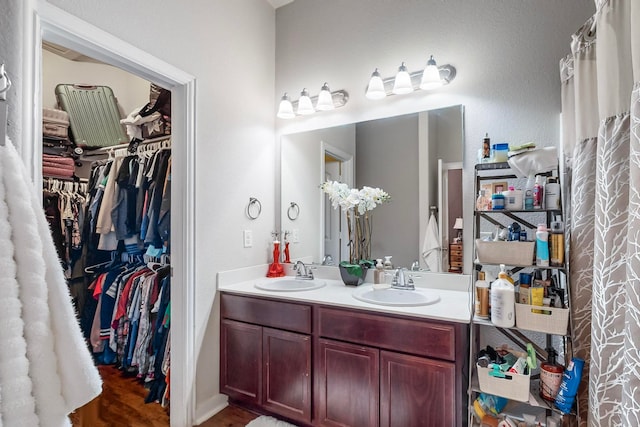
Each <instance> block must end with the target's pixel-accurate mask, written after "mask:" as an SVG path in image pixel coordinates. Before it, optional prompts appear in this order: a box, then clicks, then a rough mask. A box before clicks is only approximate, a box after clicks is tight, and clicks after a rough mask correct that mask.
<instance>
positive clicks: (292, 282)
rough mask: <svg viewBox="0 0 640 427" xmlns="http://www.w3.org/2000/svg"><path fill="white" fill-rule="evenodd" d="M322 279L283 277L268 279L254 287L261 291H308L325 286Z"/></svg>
mask: <svg viewBox="0 0 640 427" xmlns="http://www.w3.org/2000/svg"><path fill="white" fill-rule="evenodd" d="M326 284H327V283H326V282H325V281H324V280H317V279H313V280H300V279H296V278H294V277H283V278H281V279H268V280H265V281H262V282H259V283H256V284H255V287H256V288H258V289H262V290H263V291H275V292H296V291H310V290H312V289H318V288H321V287H323V286H325V285H326Z"/></svg>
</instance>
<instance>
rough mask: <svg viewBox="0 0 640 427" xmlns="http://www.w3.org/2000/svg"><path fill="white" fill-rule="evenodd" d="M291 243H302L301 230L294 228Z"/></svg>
mask: <svg viewBox="0 0 640 427" xmlns="http://www.w3.org/2000/svg"><path fill="white" fill-rule="evenodd" d="M291 241H292V242H293V243H298V242H299V241H300V230H298V229H297V228H294V229H293V231H292V232H291Z"/></svg>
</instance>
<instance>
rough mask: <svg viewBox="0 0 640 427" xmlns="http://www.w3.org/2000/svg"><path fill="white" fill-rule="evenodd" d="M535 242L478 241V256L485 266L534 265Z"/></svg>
mask: <svg viewBox="0 0 640 427" xmlns="http://www.w3.org/2000/svg"><path fill="white" fill-rule="evenodd" d="M534 247H535V242H502V241H500V242H487V241H484V240H481V239H476V255H477V258H478V262H480V263H483V264H505V265H514V266H529V265H533V249H534Z"/></svg>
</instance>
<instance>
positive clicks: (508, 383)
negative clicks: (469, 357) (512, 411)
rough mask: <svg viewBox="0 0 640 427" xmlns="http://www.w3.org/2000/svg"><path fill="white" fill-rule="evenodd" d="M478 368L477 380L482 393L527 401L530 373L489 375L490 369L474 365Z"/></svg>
mask: <svg viewBox="0 0 640 427" xmlns="http://www.w3.org/2000/svg"><path fill="white" fill-rule="evenodd" d="M476 368H477V369H478V382H479V383H480V390H481V391H482V392H483V393H489V394H493V395H495V396H500V397H505V398H507V399H512V400H517V401H519V402H528V401H529V385H530V380H531V378H530V375H528V374H527V375H523V374H513V373H511V372H505V373H504V378H500V377H494V376H491V375H489V372H490V371H491V369H489V368H483V367H482V366H479V365H476Z"/></svg>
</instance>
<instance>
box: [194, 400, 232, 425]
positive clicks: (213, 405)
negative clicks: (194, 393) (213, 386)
mask: <svg viewBox="0 0 640 427" xmlns="http://www.w3.org/2000/svg"><path fill="white" fill-rule="evenodd" d="M228 400H229V398H228V397H227V396H226V395H224V394H217V395H215V396H213V397H211V398H209V399H207V400H206V401H205V402H203V403H201V404H199V405H197V407H196V419H195V422H196V424H195V425H197V426H198V425H200V424H202V423H203V422H205V421H207V420H208V419H209V418H211V417H213V416H214V415H215V414H217V413H218V412H220V411H222V410H223V409H224V408H226V407H227V406H228V405H229V402H228Z"/></svg>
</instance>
